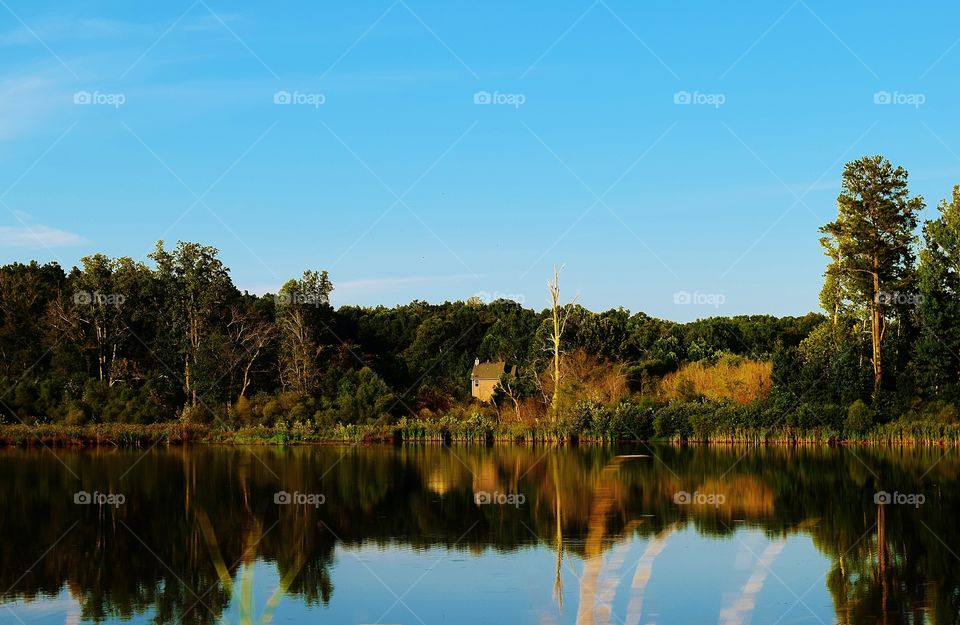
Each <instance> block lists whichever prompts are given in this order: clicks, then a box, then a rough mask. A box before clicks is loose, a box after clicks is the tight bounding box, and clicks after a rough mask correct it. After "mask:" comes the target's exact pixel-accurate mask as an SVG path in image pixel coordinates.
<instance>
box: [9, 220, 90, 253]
mask: <svg viewBox="0 0 960 625" xmlns="http://www.w3.org/2000/svg"><path fill="white" fill-rule="evenodd" d="M86 243H89V241H87V240H86V239H84V238H83V237H82V236H80V235H79V234H74V233H73V232H67V231H66V230H60V229H58V228H51V227H49V226H44V225H42V224H37V225H33V226H22V227H13V226H0V246H4V245H6V246H10V247H27V248H47V247H70V246H74V245H84V244H86Z"/></svg>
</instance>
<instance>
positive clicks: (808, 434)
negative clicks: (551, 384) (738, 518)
mask: <svg viewBox="0 0 960 625" xmlns="http://www.w3.org/2000/svg"><path fill="white" fill-rule="evenodd" d="M558 442H559V443H568V444H576V443H615V442H669V443H674V444H678V443H680V444H683V443H693V444H698V443H699V444H720V445H723V444H748V445H771V444H774V445H775V444H783V445H842V444H863V445H889V446H901V445H919V446H942V445H956V444H960V425H957V424H943V423H936V422H932V421H913V422H900V421H895V422H891V423H886V424H882V425H877V426H874V427H872V428H870V429H869V430H867V431H865V432H862V433H856V434H854V433H844V432H843V431H841V430H838V429H835V428H831V427H815V428H800V427H794V426H774V427H737V428H724V427H717V428H716V429H714V430H713V431H709V432H702V431H701V432H687V433H685V432H673V433H670V434H667V435H663V434H661V435H657V434H656V433H652V434H651V435H642V434H631V433H629V432H623V431H621V432H619V433H616V432H611V431H607V432H602V431H596V430H594V429H584V430H581V431H573V430H572V429H570V428H569V427H564V426H557V425H548V426H536V427H531V426H526V425H520V424H510V425H496V424H489V423H486V422H483V421H482V420H479V419H477V420H466V421H453V420H450V419H440V420H437V421H431V422H427V421H420V420H406V419H401V420H400V421H399V422H398V423H396V424H392V425H385V424H373V425H339V424H338V425H335V426H332V427H325V428H317V427H314V426H312V425H311V424H309V422H308V423H306V424H301V423H294V424H293V425H286V424H280V425H277V426H273V427H270V426H259V425H258V426H248V427H239V428H235V429H227V428H223V427H219V426H208V425H198V424H184V423H179V422H169V423H154V424H146V425H139V424H118V423H107V424H92V425H77V426H67V425H55V424H38V425H26V424H0V447H35V446H36V447H38V446H46V447H99V446H113V447H145V446H153V445H160V444H163V445H185V444H233V445H299V444H324V443H370V444H389V443H519V444H535V443H558Z"/></svg>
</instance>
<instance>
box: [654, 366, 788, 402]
mask: <svg viewBox="0 0 960 625" xmlns="http://www.w3.org/2000/svg"><path fill="white" fill-rule="evenodd" d="M772 374H773V363H772V362H760V361H756V360H746V359H742V358H736V357H723V358H721V359H720V360H718V361H717V363H716V364H709V363H705V362H692V363H687V364H685V365H683V366H682V367H680V369H679V370H677V371H674V372H673V373H669V374H667V375H666V376H664V378H663V380H661V381H660V385H659V388H658V392H657V395H658V397H659V399H661V400H664V401H672V400H691V399H696V398H699V397H704V398H706V399H709V400H713V401H721V400H727V401H733V402H736V403H738V404H748V403H750V402H751V401H753V400H755V399H761V398H764V397H766V396H767V395H769V394H770V389H771V388H773V380H772V377H771V376H772Z"/></svg>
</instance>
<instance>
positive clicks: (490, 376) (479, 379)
mask: <svg viewBox="0 0 960 625" xmlns="http://www.w3.org/2000/svg"><path fill="white" fill-rule="evenodd" d="M505 373H506V374H507V375H516V373H517V366H516V365H508V364H507V363H505V362H480V359H479V358H478V359H477V360H475V361H474V363H473V373H471V374H470V394H471V395H473V396H474V397H476V398H477V399H479V400H480V401H490V400H491V399H493V394H494V393H495V392H496V391H497V387H498V386H499V385H500V378H501V376H503V374H505Z"/></svg>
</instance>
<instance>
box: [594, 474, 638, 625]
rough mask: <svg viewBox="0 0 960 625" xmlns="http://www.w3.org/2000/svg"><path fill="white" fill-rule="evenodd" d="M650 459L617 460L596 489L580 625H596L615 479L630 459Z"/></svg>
mask: <svg viewBox="0 0 960 625" xmlns="http://www.w3.org/2000/svg"><path fill="white" fill-rule="evenodd" d="M646 457H647V456H616V457H615V458H614V459H613V460H611V461H610V462H609V463H608V464H607V466H605V467H604V468H603V471H602V472H601V473H600V478H599V479H598V480H597V485H596V487H595V488H594V492H593V495H594V498H593V508H592V509H591V510H590V519H589V521H588V528H589V529H588V530H587V542H586V545H585V551H586V553H585V556H584V557H585V559H586V561H585V563H584V566H583V575H582V576H581V577H580V603H579V606H578V607H577V625H593V624H594V606H595V604H596V603H597V602H598V601H599V600H600V595H599V594H598V592H597V585H598V582H599V579H600V569H601V568H602V566H603V539H604V536H605V535H606V532H607V518H608V517H609V515H610V511H611V510H612V509H613V504H614V500H615V498H616V489H615V486H616V477H617V475H618V474H619V473H620V465H621V464H623V462H624V461H626V460H628V459H631V458H646Z"/></svg>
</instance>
